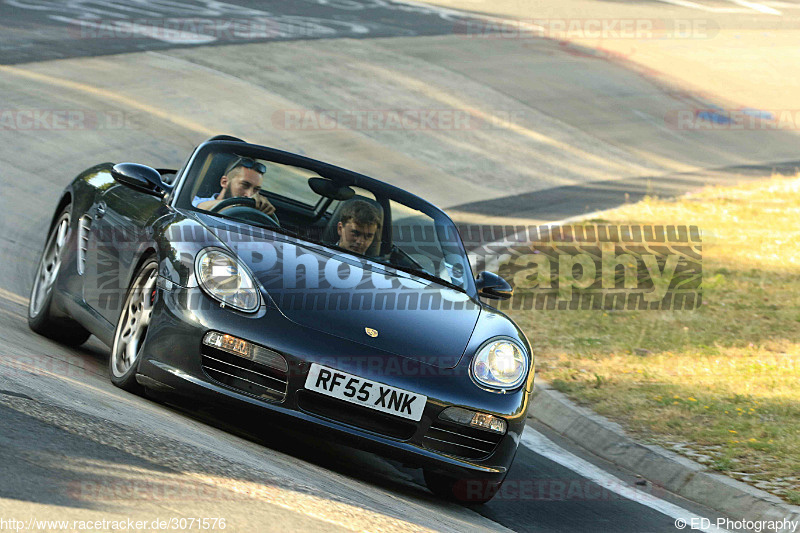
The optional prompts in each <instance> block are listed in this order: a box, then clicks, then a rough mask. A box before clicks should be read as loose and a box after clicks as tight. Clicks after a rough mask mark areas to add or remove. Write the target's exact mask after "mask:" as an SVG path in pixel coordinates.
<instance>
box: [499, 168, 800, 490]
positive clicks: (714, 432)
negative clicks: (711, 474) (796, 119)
mask: <svg viewBox="0 0 800 533" xmlns="http://www.w3.org/2000/svg"><path fill="white" fill-rule="evenodd" d="M591 222H597V221H596V220H595V221H591ZM603 222H608V223H619V224H676V223H679V224H687V225H697V226H699V227H700V228H701V230H702V231H703V305H702V306H701V307H700V308H699V309H696V310H693V311H621V312H603V311H510V312H509V313H510V314H511V315H512V316H513V317H514V319H516V320H517V321H518V322H519V323H520V325H521V326H522V327H523V328H524V329H525V330H526V332H527V333H528V335H529V337H530V339H531V342H532V344H533V346H534V351H535V354H536V358H537V370H538V372H539V375H540V376H541V377H544V378H545V379H547V380H549V381H550V382H551V383H552V384H553V385H554V386H555V387H556V388H558V389H559V390H561V391H563V392H565V393H567V394H568V395H570V396H571V397H573V398H574V399H576V400H577V401H578V402H580V403H582V404H585V405H589V406H591V407H592V408H593V409H595V410H596V411H597V412H599V413H601V414H603V415H606V416H608V417H610V418H612V419H614V420H616V421H618V422H621V423H622V424H624V425H625V426H626V427H627V428H628V429H629V430H630V431H631V432H633V433H634V434H636V435H638V436H639V437H640V438H644V439H646V440H648V441H650V442H654V443H658V444H661V445H664V446H666V447H669V448H673V449H675V450H677V451H679V452H681V453H684V454H686V455H689V456H691V457H693V458H695V459H697V460H699V461H701V462H704V463H706V464H708V465H709V466H710V467H712V468H715V469H717V470H719V471H722V472H727V473H729V474H730V475H732V476H734V477H737V478H739V479H744V480H746V481H749V482H751V483H754V484H757V485H758V486H760V487H762V488H766V489H767V490H770V491H771V492H773V493H775V494H778V495H780V496H782V497H783V498H785V499H786V500H788V501H790V502H792V503H796V504H797V503H800V477H798V476H800V474H798V472H800V178H791V179H787V178H772V179H769V180H765V181H759V182H751V183H748V184H745V185H741V186H738V187H730V188H709V189H706V190H704V191H702V192H700V193H695V194H692V195H688V196H685V197H682V198H680V199H677V200H673V201H665V200H658V199H646V200H645V201H643V202H640V203H637V204H631V205H627V206H624V207H622V208H620V209H616V210H614V211H610V212H608V213H607V214H605V215H604V217H603Z"/></svg>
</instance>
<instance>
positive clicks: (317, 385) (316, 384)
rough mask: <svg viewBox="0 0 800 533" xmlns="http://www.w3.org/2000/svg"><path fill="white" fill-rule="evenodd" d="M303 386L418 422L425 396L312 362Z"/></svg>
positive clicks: (426, 399) (423, 407) (425, 400)
mask: <svg viewBox="0 0 800 533" xmlns="http://www.w3.org/2000/svg"><path fill="white" fill-rule="evenodd" d="M306 389H308V390H313V391H315V392H319V393H321V394H325V395H326V396H332V397H333V398H338V399H340V400H344V401H346V402H350V403H354V404H356V405H361V406H364V407H369V408H370V409H375V410H376V411H382V412H384V413H389V414H392V415H395V416H401V417H403V418H408V419H410V420H414V421H417V422H419V420H420V419H421V418H422V411H424V410H425V402H427V401H428V397H427V396H423V395H422V394H416V393H414V392H409V391H407V390H403V389H398V388H397V387H391V386H389V385H385V384H383V383H378V382H377V381H372V380H370V379H364V378H362V377H359V376H354V375H353V374H348V373H347V372H342V371H341V370H335V369H333V368H328V367H325V366H322V365H318V364H316V363H312V364H311V370H309V372H308V377H307V378H306Z"/></svg>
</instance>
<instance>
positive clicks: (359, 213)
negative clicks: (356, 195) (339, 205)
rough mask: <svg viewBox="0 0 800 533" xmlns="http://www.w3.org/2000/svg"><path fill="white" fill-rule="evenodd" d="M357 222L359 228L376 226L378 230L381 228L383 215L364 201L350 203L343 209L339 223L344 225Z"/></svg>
mask: <svg viewBox="0 0 800 533" xmlns="http://www.w3.org/2000/svg"><path fill="white" fill-rule="evenodd" d="M351 220H352V221H353V222H355V223H356V224H358V225H359V226H371V225H372V224H375V225H376V226H378V229H380V227H381V215H380V213H379V212H378V210H377V209H376V208H375V207H373V206H372V205H370V204H369V203H367V202H365V201H363V200H355V201H353V202H350V203H348V204H347V205H346V206H344V208H343V209H342V215H341V217H339V222H341V223H342V224H343V225H344V224H347V223H348V222H350V221H351Z"/></svg>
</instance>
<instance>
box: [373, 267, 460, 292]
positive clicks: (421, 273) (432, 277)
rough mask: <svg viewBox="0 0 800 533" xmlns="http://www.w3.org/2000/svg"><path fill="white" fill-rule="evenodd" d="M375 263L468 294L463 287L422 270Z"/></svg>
mask: <svg viewBox="0 0 800 533" xmlns="http://www.w3.org/2000/svg"><path fill="white" fill-rule="evenodd" d="M377 262H378V263H380V264H382V265H387V266H390V267H392V268H394V269H395V270H400V271H402V272H405V273H407V274H414V275H415V276H419V277H420V278H425V279H427V280H428V281H433V282H434V283H439V284H440V285H444V286H446V287H449V288H451V289H455V290H457V291H459V292H463V293H464V294H468V293H467V290H466V289H465V288H464V287H461V286H460V285H456V284H455V283H452V282H450V281H446V280H443V279H442V278H440V277H439V276H436V275H434V274H431V273H430V272H427V271H425V270H422V269H419V268H414V267H409V266H405V265H398V264H395V263H392V262H383V261H377Z"/></svg>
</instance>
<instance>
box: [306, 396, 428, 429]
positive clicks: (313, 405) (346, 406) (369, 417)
mask: <svg viewBox="0 0 800 533" xmlns="http://www.w3.org/2000/svg"><path fill="white" fill-rule="evenodd" d="M297 405H298V406H299V407H300V409H302V410H303V411H306V412H308V413H311V414H314V415H318V416H321V417H324V418H328V419H330V420H335V421H336V422H341V423H343V424H347V425H350V426H355V427H357V428H361V429H365V430H367V431H372V432H373V433H379V434H381V435H385V436H387V437H392V438H395V439H399V440H408V439H410V438H411V437H412V436H413V435H414V433H415V432H416V430H417V424H416V423H415V422H411V421H409V420H406V419H403V418H398V417H396V416H391V415H387V414H384V413H381V412H378V411H374V410H372V409H368V408H366V407H361V406H359V405H354V404H352V403H350V402H345V401H342V400H338V399H336V398H331V397H329V396H325V395H323V394H317V393H316V392H311V391H308V390H301V391H299V392H298V393H297Z"/></svg>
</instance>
